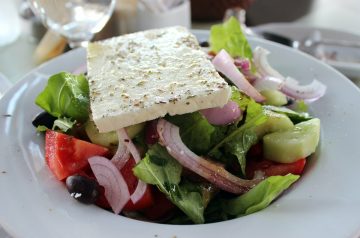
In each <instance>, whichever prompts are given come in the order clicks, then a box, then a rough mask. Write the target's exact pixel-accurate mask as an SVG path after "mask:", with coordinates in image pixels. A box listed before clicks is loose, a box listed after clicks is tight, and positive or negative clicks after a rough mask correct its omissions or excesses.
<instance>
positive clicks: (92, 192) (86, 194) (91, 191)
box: [66, 175, 100, 204]
mask: <svg viewBox="0 0 360 238" xmlns="http://www.w3.org/2000/svg"><path fill="white" fill-rule="evenodd" d="M66 187H67V190H68V191H69V193H70V195H71V196H72V197H73V198H75V199H76V200H78V201H79V202H81V203H85V204H93V203H95V202H96V200H97V199H98V197H99V195H100V185H99V184H98V182H97V181H96V180H95V179H92V178H88V177H85V176H81V175H72V176H69V177H67V178H66Z"/></svg>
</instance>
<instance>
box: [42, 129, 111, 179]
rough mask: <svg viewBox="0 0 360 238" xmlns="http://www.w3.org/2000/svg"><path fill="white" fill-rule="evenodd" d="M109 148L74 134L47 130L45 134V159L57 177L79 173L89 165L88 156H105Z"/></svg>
mask: <svg viewBox="0 0 360 238" xmlns="http://www.w3.org/2000/svg"><path fill="white" fill-rule="evenodd" d="M107 153H108V149H107V148H105V147H102V146H99V145H95V144H91V143H90V142H87V141H83V140H79V139H76V138H74V137H73V136H69V135H65V134H62V133H59V132H56V131H51V130H47V131H46V135H45V159H46V162H47V164H48V166H49V168H50V170H51V171H52V172H53V174H54V175H55V176H56V178H57V179H59V180H63V179H64V178H66V177H68V176H70V175H73V174H75V173H77V172H78V171H80V170H82V169H83V168H84V167H86V166H87V165H88V158H90V157H91V156H94V155H100V156H104V155H106V154H107Z"/></svg>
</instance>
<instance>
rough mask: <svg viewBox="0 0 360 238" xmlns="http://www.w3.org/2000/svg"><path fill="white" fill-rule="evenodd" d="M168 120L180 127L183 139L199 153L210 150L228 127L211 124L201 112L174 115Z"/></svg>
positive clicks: (191, 148) (222, 136)
mask: <svg viewBox="0 0 360 238" xmlns="http://www.w3.org/2000/svg"><path fill="white" fill-rule="evenodd" d="M167 120H169V121H170V122H171V123H173V124H175V125H176V126H178V127H179V128H180V136H181V139H182V141H183V142H184V144H185V145H186V146H187V147H189V148H190V150H191V151H193V152H194V153H196V154H198V155H203V154H204V153H206V152H207V151H209V150H210V148H211V147H212V146H213V145H214V144H216V143H217V142H218V141H220V140H221V139H222V138H224V136H225V135H224V134H225V133H226V127H218V126H213V125H211V124H210V123H209V122H208V121H207V120H206V119H205V118H204V117H203V116H202V115H201V114H200V113H199V112H194V113H188V114H183V115H177V116H172V117H168V118H167Z"/></svg>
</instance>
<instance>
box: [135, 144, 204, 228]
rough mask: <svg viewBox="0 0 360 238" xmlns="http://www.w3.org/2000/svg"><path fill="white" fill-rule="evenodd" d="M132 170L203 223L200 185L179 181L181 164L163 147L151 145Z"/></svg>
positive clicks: (195, 220)
mask: <svg viewBox="0 0 360 238" xmlns="http://www.w3.org/2000/svg"><path fill="white" fill-rule="evenodd" d="M133 171H134V174H135V176H137V177H138V178H139V179H141V180H142V181H144V182H145V183H148V184H153V185H156V186H157V187H158V188H159V190H160V191H161V192H163V193H164V194H166V196H167V197H168V198H169V199H170V200H171V201H172V202H173V203H174V204H175V205H176V206H177V207H178V208H180V210H182V211H183V212H184V213H185V214H186V215H187V216H188V217H189V218H190V219H191V220H192V221H193V222H194V223H197V224H200V223H204V209H205V204H204V199H203V198H202V194H201V189H200V187H199V186H197V185H196V184H193V183H190V182H187V181H181V172H182V166H181V165H180V164H179V163H178V162H177V161H176V160H175V159H174V158H172V157H171V156H170V155H169V154H168V152H167V151H166V149H165V148H164V147H162V146H160V145H158V144H156V145H154V146H152V147H151V148H150V149H149V150H148V152H147V154H146V156H145V158H144V159H142V160H141V161H140V162H139V163H138V164H137V165H136V167H135V168H134V169H133Z"/></svg>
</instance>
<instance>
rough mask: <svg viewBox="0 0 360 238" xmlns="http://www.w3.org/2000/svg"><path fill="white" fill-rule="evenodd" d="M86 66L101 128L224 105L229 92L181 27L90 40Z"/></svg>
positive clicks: (198, 47)
mask: <svg viewBox="0 0 360 238" xmlns="http://www.w3.org/2000/svg"><path fill="white" fill-rule="evenodd" d="M87 67H88V80H89V86H90V105H91V111H92V117H93V120H94V122H95V124H96V126H97V128H98V129H99V131H100V132H108V131H114V130H116V129H119V128H123V127H126V126H130V125H134V124H137V123H141V122H144V121H148V120H152V119H156V118H159V117H163V116H165V115H166V114H169V115H176V114H184V113H190V112H194V111H198V110H200V109H205V108H212V107H221V106H223V105H225V104H226V103H227V102H228V100H229V98H230V94H231V89H230V87H229V85H228V84H227V83H226V82H225V80H224V79H223V78H222V77H221V76H220V75H219V74H218V73H217V71H216V70H215V68H214V67H213V65H212V63H211V62H210V61H209V60H208V59H207V58H206V53H205V52H203V51H202V50H201V48H200V46H199V43H198V41H197V39H196V37H195V36H194V35H192V34H191V33H190V32H189V31H188V30H187V29H185V28H183V27H170V28H163V29H155V30H148V31H143V32H137V33H133V34H128V35H123V36H119V37H115V38H111V39H108V40H104V41H99V42H95V43H90V44H89V46H88V50H87Z"/></svg>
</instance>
